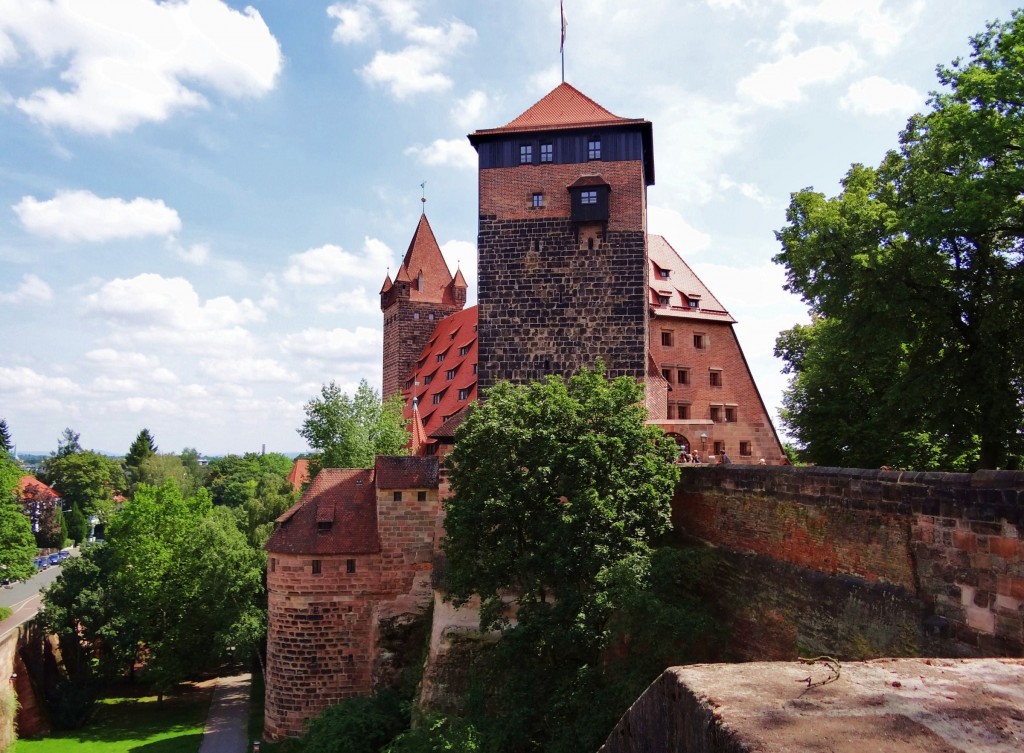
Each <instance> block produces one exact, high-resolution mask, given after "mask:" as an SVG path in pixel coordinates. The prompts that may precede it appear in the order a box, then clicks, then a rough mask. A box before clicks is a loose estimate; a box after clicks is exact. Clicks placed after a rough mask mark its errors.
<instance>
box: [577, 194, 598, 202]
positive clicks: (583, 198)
mask: <svg viewBox="0 0 1024 753" xmlns="http://www.w3.org/2000/svg"><path fill="white" fill-rule="evenodd" d="M580 203H581V204H596V203H597V191H581V192H580Z"/></svg>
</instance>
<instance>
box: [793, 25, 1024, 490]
mask: <svg viewBox="0 0 1024 753" xmlns="http://www.w3.org/2000/svg"><path fill="white" fill-rule="evenodd" d="M971 45H972V54H971V56H970V58H969V59H968V60H966V61H963V60H956V61H954V62H953V63H952V64H951V65H950V66H940V67H939V69H938V77H939V82H940V84H942V86H943V87H944V89H943V90H942V91H940V92H937V93H935V94H933V95H932V97H931V99H930V101H929V104H930V110H929V111H928V112H926V113H924V114H919V115H915V116H913V117H912V118H911V119H910V121H909V122H908V124H907V127H906V128H905V129H904V131H903V132H902V134H901V135H900V146H899V148H898V149H897V150H894V151H892V152H890V153H889V154H887V155H886V156H885V158H884V159H883V161H882V162H881V164H880V165H879V167H878V168H869V167H865V166H862V165H854V166H853V167H852V168H851V169H850V171H849V172H848V173H847V175H846V177H845V179H844V180H843V182H842V192H841V193H840V194H839V195H838V196H836V197H833V198H826V197H825V196H824V195H823V194H821V193H819V192H815V191H813V190H812V189H805V190H802V191H798V192H797V193H795V194H793V197H792V200H791V203H790V206H789V209H788V211H787V213H786V219H787V225H786V226H785V227H784V228H783V229H782V230H780V231H779V232H778V233H777V236H778V239H779V241H780V242H781V244H782V251H781V253H779V254H778V255H777V256H776V257H775V260H776V261H777V262H778V263H780V264H782V265H783V266H784V267H785V268H786V275H787V285H786V287H787V289H788V290H791V291H793V292H796V293H798V294H799V295H801V297H802V298H803V299H804V301H806V302H807V304H808V305H809V307H810V309H811V313H812V323H811V324H810V325H801V326H797V327H794V328H793V329H791V330H789V331H787V332H784V333H782V335H781V336H780V338H779V341H778V343H777V346H776V353H777V354H778V355H779V356H781V357H782V358H783V359H784V361H785V362H786V370H787V371H788V372H789V373H791V374H792V375H793V381H792V384H791V386H790V388H789V389H788V391H787V393H786V394H785V396H784V401H783V421H784V423H785V424H786V426H787V427H788V428H789V430H790V431H791V432H792V433H793V435H794V436H795V437H796V438H797V439H798V440H799V442H800V443H801V444H802V445H803V446H804V452H805V455H806V459H808V460H810V461H813V462H815V463H819V464H830V465H860V466H866V467H875V466H880V465H890V466H901V467H912V468H920V469H931V468H945V469H955V470H966V469H970V468H975V467H982V468H997V467H1018V466H1019V464H1020V461H1021V458H1022V456H1024V433H1022V428H1021V427H1022V426H1024V204H1022V203H1021V201H1020V196H1022V195H1024V159H1022V157H1021V149H1022V146H1024V55H1022V54H1021V49H1024V15H1022V14H1021V13H1020V12H1015V13H1014V14H1013V17H1012V18H1011V20H1010V21H1008V22H1005V23H993V24H990V25H989V26H988V28H987V29H986V30H985V31H984V32H983V33H981V34H979V35H977V36H976V37H974V39H973V40H972V42H971Z"/></svg>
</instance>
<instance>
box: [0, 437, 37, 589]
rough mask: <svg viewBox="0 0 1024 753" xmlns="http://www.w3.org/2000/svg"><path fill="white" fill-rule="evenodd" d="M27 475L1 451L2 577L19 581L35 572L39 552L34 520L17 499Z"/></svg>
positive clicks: (0, 529) (0, 553)
mask: <svg viewBox="0 0 1024 753" xmlns="http://www.w3.org/2000/svg"><path fill="white" fill-rule="evenodd" d="M23 475H24V473H23V472H22V470H21V469H20V468H19V467H18V465H17V463H15V462H14V460H13V459H12V458H11V456H10V455H8V454H7V453H6V452H4V451H0V578H10V579H11V580H20V579H22V578H27V577H28V576H30V575H32V573H34V572H35V565H33V564H32V559H33V558H34V557H35V555H36V553H37V549H36V540H35V536H33V534H32V523H31V522H30V521H29V519H28V517H26V516H25V514H24V513H23V512H22V507H21V505H20V504H19V503H18V501H17V499H16V496H15V494H16V491H17V488H18V480H19V479H20V478H21V477H22V476H23Z"/></svg>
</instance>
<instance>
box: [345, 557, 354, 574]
mask: <svg viewBox="0 0 1024 753" xmlns="http://www.w3.org/2000/svg"><path fill="white" fill-rule="evenodd" d="M355 571H356V561H355V560H345V572H346V573H348V574H349V575H351V574H352V573H354V572H355Z"/></svg>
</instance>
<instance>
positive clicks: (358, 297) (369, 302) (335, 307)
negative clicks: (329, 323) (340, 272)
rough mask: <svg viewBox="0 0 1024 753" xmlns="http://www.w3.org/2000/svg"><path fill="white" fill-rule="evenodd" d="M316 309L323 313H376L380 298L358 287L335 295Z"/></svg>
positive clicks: (378, 308) (378, 309)
mask: <svg viewBox="0 0 1024 753" xmlns="http://www.w3.org/2000/svg"><path fill="white" fill-rule="evenodd" d="M317 310H318V311H320V312H321V313H324V314H349V313H351V314H376V313H378V312H379V311H380V298H378V297H377V296H375V295H371V294H369V293H368V292H367V291H366V288H364V287H358V288H356V289H355V290H349V291H346V292H344V293H340V294H338V295H336V296H335V297H334V298H332V299H331V300H329V301H328V302H327V303H322V304H320V305H319V306H318V307H317Z"/></svg>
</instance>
